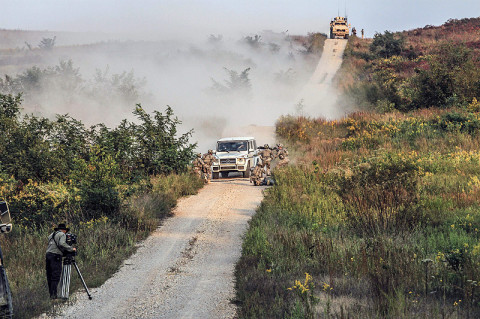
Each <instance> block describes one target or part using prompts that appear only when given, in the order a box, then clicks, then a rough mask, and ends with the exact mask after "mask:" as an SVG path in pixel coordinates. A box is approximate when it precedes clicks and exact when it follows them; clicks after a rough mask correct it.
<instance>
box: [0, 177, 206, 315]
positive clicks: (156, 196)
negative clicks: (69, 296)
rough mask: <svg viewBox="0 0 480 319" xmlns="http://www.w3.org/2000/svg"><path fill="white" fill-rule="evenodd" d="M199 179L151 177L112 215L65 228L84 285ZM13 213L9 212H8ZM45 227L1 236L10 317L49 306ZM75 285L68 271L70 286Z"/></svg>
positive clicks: (130, 248)
mask: <svg viewBox="0 0 480 319" xmlns="http://www.w3.org/2000/svg"><path fill="white" fill-rule="evenodd" d="M202 185H203V181H201V180H200V179H198V178H197V177H196V176H194V175H191V174H181V175H168V176H158V177H152V178H151V180H150V182H149V187H148V189H145V190H143V191H138V192H137V194H136V195H133V196H130V197H129V198H128V200H126V201H125V202H124V203H123V205H122V208H121V210H120V212H119V213H118V216H115V218H107V217H100V218H98V219H93V220H89V221H80V220H78V221H77V222H76V223H75V224H72V225H71V232H73V233H75V234H77V235H78V239H77V240H78V246H77V247H78V252H79V253H78V256H77V258H76V261H77V263H78V265H79V267H80V269H81V271H82V274H83V276H84V278H85V281H86V283H87V285H88V286H89V287H92V288H93V287H98V286H100V285H101V284H102V283H103V282H105V280H106V279H108V278H109V277H110V276H111V275H112V274H113V273H114V272H116V271H117V270H118V268H119V266H120V265H121V263H122V261H123V260H125V259H126V258H127V257H128V256H130V255H131V254H132V253H133V252H135V249H136V245H137V243H138V241H139V240H142V239H144V238H146V237H147V236H148V235H149V234H150V232H152V231H153V230H155V229H156V228H157V227H158V224H159V221H160V220H161V219H163V218H165V217H166V216H168V215H169V214H171V210H172V208H174V207H175V205H176V201H177V199H178V198H180V197H182V196H186V195H191V194H195V193H196V192H197V190H198V189H199V188H201V187H202ZM12 213H13V214H14V213H15V212H12ZM51 232H52V229H51V228H50V227H49V226H42V227H37V228H33V229H32V228H27V227H22V226H19V225H14V227H13V231H12V232H11V233H9V234H5V235H2V237H3V238H2V239H1V240H2V242H1V245H2V250H3V254H4V259H5V265H6V268H7V274H8V278H9V280H10V285H11V290H12V295H13V308H14V313H15V318H31V317H35V316H37V315H39V314H41V313H43V312H46V311H50V310H51V309H52V302H51V300H50V298H49V294H48V289H47V285H46V277H45V276H46V275H45V270H44V269H45V260H44V259H45V249H46V244H47V240H46V239H47V237H48V235H49V234H50V233H51ZM80 287H81V283H80V281H79V280H78V278H77V276H72V286H71V291H75V290H76V289H78V288H80Z"/></svg>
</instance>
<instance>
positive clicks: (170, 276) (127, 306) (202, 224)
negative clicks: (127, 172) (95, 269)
mask: <svg viewBox="0 0 480 319" xmlns="http://www.w3.org/2000/svg"><path fill="white" fill-rule="evenodd" d="M263 189H264V187H254V186H252V184H250V183H249V181H248V179H243V178H241V179H220V180H215V181H212V183H210V184H208V185H206V186H205V187H204V188H203V189H202V190H200V192H199V193H198V194H197V195H195V196H190V197H187V198H183V199H182V200H180V201H179V203H178V206H177V208H176V209H175V212H174V213H175V215H174V216H173V217H171V218H168V219H167V220H166V221H165V222H164V223H163V225H162V226H160V227H159V228H158V229H157V230H156V231H155V232H154V233H153V234H152V235H151V236H150V237H149V238H147V239H146V240H145V241H144V242H143V243H142V245H141V247H140V248H139V249H138V251H137V253H136V254H135V255H133V256H132V257H131V258H130V259H128V260H127V261H125V263H124V265H123V266H122V267H121V269H120V270H119V271H118V272H117V273H116V274H115V275H114V276H113V277H112V278H110V279H109V280H108V281H107V282H105V284H104V285H102V286H101V287H99V288H97V289H92V296H93V300H88V299H87V296H86V294H85V293H84V292H83V291H79V292H77V293H76V294H75V298H76V300H75V301H74V302H73V303H72V304H71V305H69V306H67V307H66V308H65V309H63V310H61V311H60V312H61V313H60V314H57V315H55V317H68V318H233V317H234V315H235V311H236V309H235V306H234V305H233V304H231V303H230V300H231V299H233V298H234V282H233V279H234V275H233V272H234V265H235V263H236V261H237V260H238V258H239V257H240V253H241V245H242V235H243V234H244V232H245V231H246V227H247V222H248V221H249V220H250V218H251V216H252V215H253V214H254V212H255V209H256V207H257V206H258V205H259V204H260V202H261V200H262V198H263V195H262V190H263Z"/></svg>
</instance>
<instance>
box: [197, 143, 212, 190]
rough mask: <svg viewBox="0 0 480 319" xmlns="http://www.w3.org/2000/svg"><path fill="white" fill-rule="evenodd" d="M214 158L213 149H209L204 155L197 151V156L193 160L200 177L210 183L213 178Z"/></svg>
mask: <svg viewBox="0 0 480 319" xmlns="http://www.w3.org/2000/svg"><path fill="white" fill-rule="evenodd" d="M214 160H215V156H213V150H208V152H207V153H206V154H203V156H202V153H197V158H195V159H194V160H193V162H192V165H193V171H194V172H195V174H197V175H198V176H199V177H200V178H203V179H204V180H205V183H209V182H210V179H211V178H212V164H213V161H214Z"/></svg>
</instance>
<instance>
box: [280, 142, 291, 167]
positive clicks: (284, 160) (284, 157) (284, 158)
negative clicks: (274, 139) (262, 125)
mask: <svg viewBox="0 0 480 319" xmlns="http://www.w3.org/2000/svg"><path fill="white" fill-rule="evenodd" d="M277 157H278V158H279V159H280V161H279V162H278V164H277V167H278V168H280V167H283V166H286V165H288V163H289V162H290V160H289V159H288V151H287V150H286V149H285V148H284V147H283V145H282V144H277Z"/></svg>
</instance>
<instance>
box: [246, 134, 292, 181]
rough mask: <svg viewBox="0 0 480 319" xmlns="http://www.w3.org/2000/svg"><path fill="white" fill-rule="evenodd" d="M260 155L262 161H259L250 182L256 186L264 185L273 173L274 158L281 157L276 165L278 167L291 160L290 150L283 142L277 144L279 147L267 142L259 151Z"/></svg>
mask: <svg viewBox="0 0 480 319" xmlns="http://www.w3.org/2000/svg"><path fill="white" fill-rule="evenodd" d="M259 155H260V159H261V161H259V162H258V163H257V165H256V166H255V168H254V169H253V171H252V175H251V176H250V182H251V183H253V184H254V185H255V186H259V185H262V183H264V180H265V179H266V178H268V176H270V175H271V171H270V167H271V163H272V161H273V160H275V159H277V158H278V159H279V161H278V163H277V166H276V167H278V168H280V167H283V166H286V165H287V164H288V163H289V162H290V160H289V159H288V151H287V149H285V148H284V147H283V145H282V144H277V147H275V148H273V149H272V148H270V146H269V145H268V144H265V145H264V146H263V148H262V149H261V151H260V152H259Z"/></svg>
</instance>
